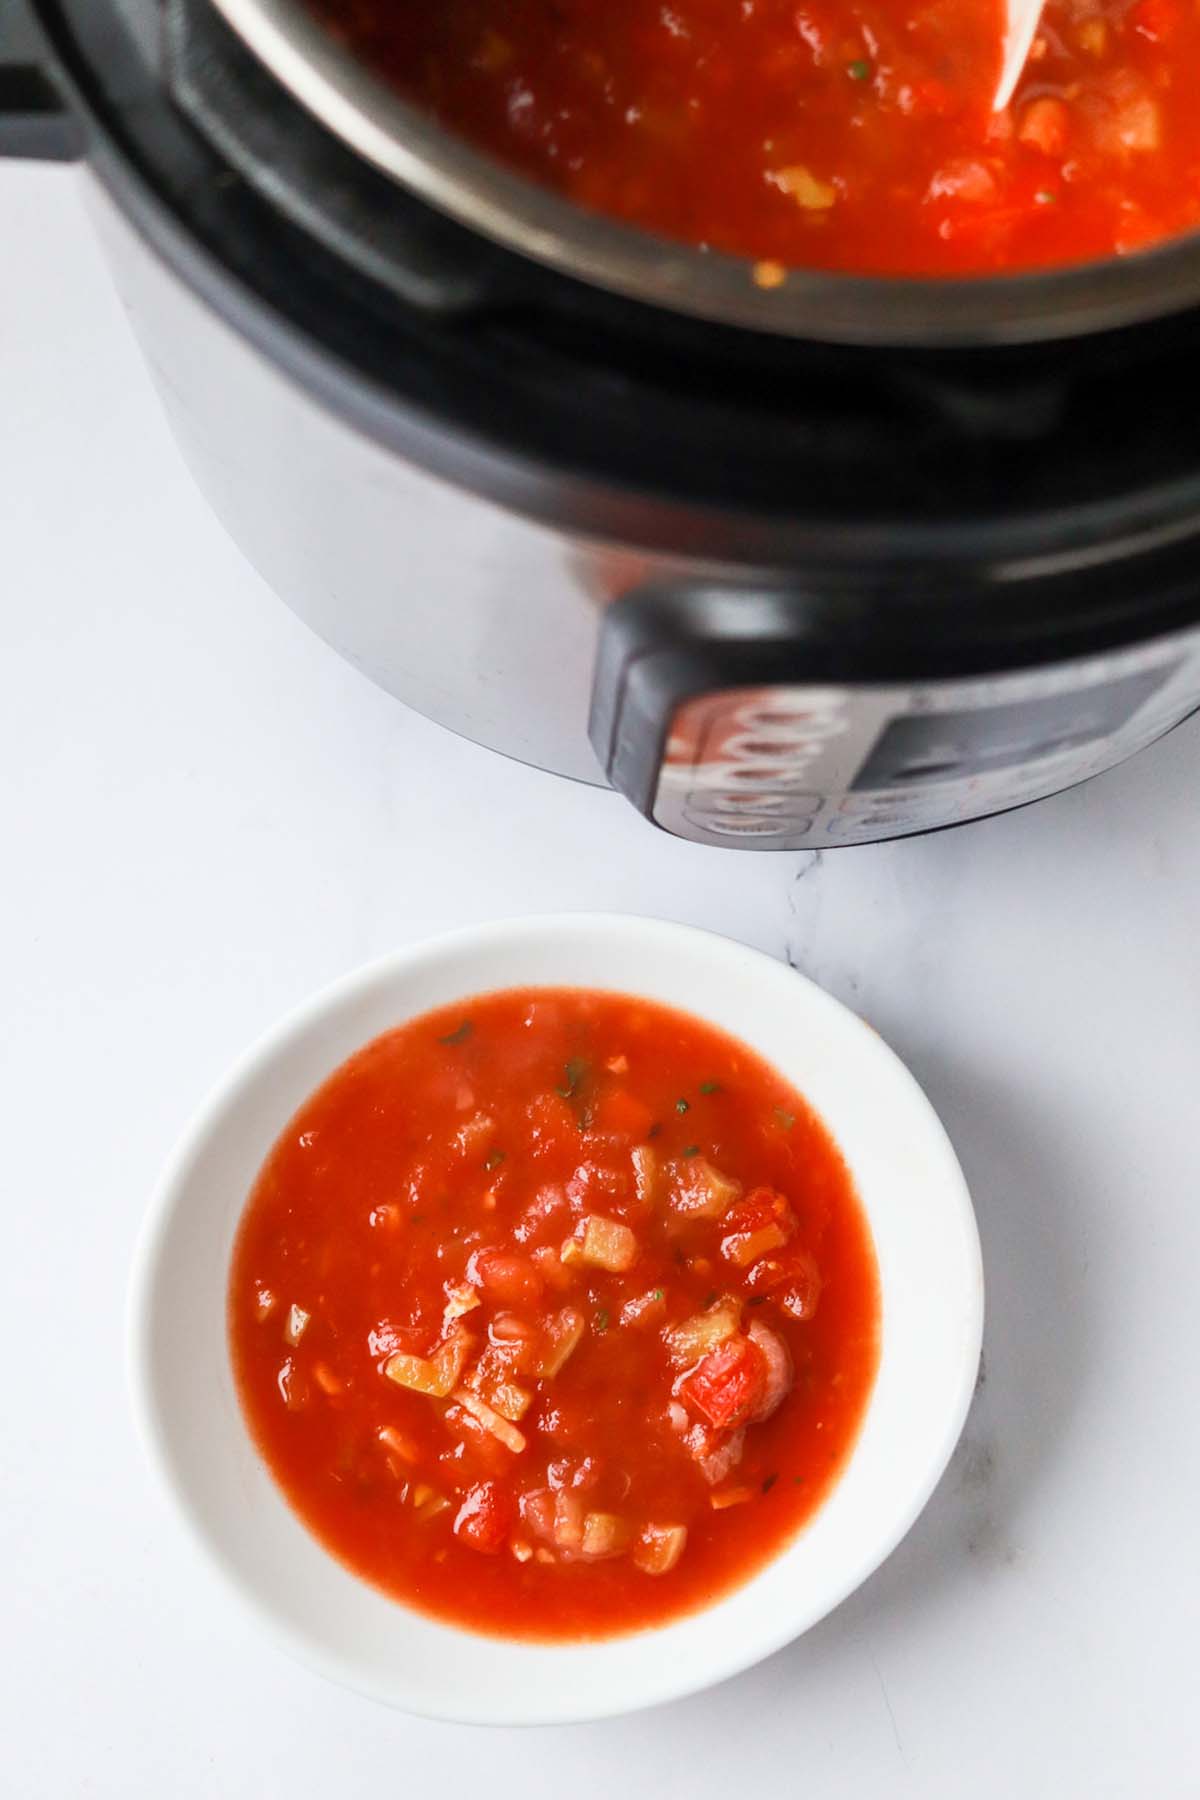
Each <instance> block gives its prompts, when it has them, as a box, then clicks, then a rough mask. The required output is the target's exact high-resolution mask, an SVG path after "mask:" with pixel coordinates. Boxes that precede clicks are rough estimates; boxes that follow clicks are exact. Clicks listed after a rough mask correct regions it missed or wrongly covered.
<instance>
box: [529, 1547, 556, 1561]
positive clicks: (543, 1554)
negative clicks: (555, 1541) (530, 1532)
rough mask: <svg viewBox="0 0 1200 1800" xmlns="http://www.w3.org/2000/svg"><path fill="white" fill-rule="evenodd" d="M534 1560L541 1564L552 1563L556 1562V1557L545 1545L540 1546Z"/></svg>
mask: <svg viewBox="0 0 1200 1800" xmlns="http://www.w3.org/2000/svg"><path fill="white" fill-rule="evenodd" d="M533 1560H534V1561H535V1562H540V1563H552V1562H553V1561H554V1555H553V1552H552V1551H550V1550H547V1549H546V1548H545V1546H544V1545H542V1544H539V1545H538V1547H537V1549H536V1550H535V1551H534V1553H533Z"/></svg>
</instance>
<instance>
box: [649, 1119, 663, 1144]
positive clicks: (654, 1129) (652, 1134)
mask: <svg viewBox="0 0 1200 1800" xmlns="http://www.w3.org/2000/svg"><path fill="white" fill-rule="evenodd" d="M661 1130H662V1123H661V1121H660V1120H657V1119H656V1120H655V1122H654V1124H653V1125H652V1126H651V1127H650V1129H649V1131H648V1132H647V1133H646V1142H647V1143H649V1142H650V1139H651V1138H656V1137H657V1136H658V1134H659V1132H660V1131H661Z"/></svg>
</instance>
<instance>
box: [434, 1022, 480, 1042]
mask: <svg viewBox="0 0 1200 1800" xmlns="http://www.w3.org/2000/svg"><path fill="white" fill-rule="evenodd" d="M474 1029H475V1027H474V1026H473V1025H472V1023H471V1021H470V1019H464V1020H463V1022H462V1024H461V1025H459V1026H458V1027H457V1028H456V1029H455V1030H454V1031H448V1032H447V1033H446V1035H445V1037H440V1038H439V1039H438V1043H439V1044H465V1043H466V1041H467V1039H468V1038H469V1037H470V1035H471V1033H472V1032H473V1031H474Z"/></svg>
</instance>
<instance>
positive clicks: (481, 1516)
mask: <svg viewBox="0 0 1200 1800" xmlns="http://www.w3.org/2000/svg"><path fill="white" fill-rule="evenodd" d="M513 1517H514V1507H513V1503H512V1501H511V1499H510V1498H509V1497H508V1495H507V1494H505V1493H504V1492H503V1491H502V1490H501V1488H500V1487H498V1486H497V1484H496V1483H495V1482H494V1481H481V1482H479V1483H478V1484H477V1485H476V1486H475V1487H473V1488H471V1489H470V1491H469V1492H468V1494H467V1496H466V1498H465V1499H464V1501H463V1503H462V1505H461V1506H460V1507H459V1509H458V1512H457V1514H456V1515H455V1519H454V1535H455V1537H457V1538H461V1539H462V1541H463V1543H464V1544H470V1546H471V1548H472V1550H481V1551H482V1552H483V1554H484V1555H485V1556H495V1555H496V1553H497V1551H499V1550H502V1549H503V1548H504V1540H505V1538H506V1537H507V1536H508V1534H509V1531H510V1530H511V1528H512V1523H513Z"/></svg>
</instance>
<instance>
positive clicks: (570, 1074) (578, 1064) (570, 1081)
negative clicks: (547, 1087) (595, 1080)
mask: <svg viewBox="0 0 1200 1800" xmlns="http://www.w3.org/2000/svg"><path fill="white" fill-rule="evenodd" d="M587 1071H588V1066H587V1064H586V1063H585V1062H584V1060H583V1058H582V1057H580V1056H573V1057H572V1058H571V1060H570V1062H568V1063H564V1065H563V1075H564V1076H565V1078H566V1079H565V1080H564V1082H563V1085H562V1087H556V1088H555V1090H554V1091H555V1093H556V1094H561V1095H562V1097H563V1099H564V1100H573V1099H574V1098H575V1096H576V1094H577V1093H578V1092H579V1084H580V1082H581V1081H582V1080H583V1078H584V1076H585V1075H586V1074H587Z"/></svg>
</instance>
